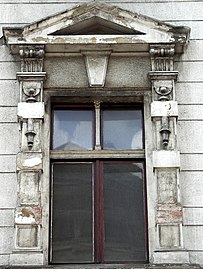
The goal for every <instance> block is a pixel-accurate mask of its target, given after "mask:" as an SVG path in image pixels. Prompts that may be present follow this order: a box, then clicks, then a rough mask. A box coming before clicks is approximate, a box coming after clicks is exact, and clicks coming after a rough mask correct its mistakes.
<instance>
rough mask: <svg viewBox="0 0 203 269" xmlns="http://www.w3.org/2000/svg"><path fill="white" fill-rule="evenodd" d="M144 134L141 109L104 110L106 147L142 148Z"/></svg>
mask: <svg viewBox="0 0 203 269" xmlns="http://www.w3.org/2000/svg"><path fill="white" fill-rule="evenodd" d="M142 135H143V134H142V113H141V111H140V110H104V111H103V148H104V149H114V150H119V149H120V150H123V149H126V150H128V149H142V148H143V142H142V140H143V138H142Z"/></svg>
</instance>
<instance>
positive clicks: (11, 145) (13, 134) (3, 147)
mask: <svg viewBox="0 0 203 269" xmlns="http://www.w3.org/2000/svg"><path fill="white" fill-rule="evenodd" d="M0 134H1V139H0V154H16V153H17V152H18V151H19V130H18V124H17V123H10V124H6V123H2V124H0Z"/></svg>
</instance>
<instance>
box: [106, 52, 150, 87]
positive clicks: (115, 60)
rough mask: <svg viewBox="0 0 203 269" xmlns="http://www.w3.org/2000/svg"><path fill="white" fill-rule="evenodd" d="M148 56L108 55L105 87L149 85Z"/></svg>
mask: <svg viewBox="0 0 203 269" xmlns="http://www.w3.org/2000/svg"><path fill="white" fill-rule="evenodd" d="M150 70H151V67H150V59H149V57H110V59H109V64H108V70H107V76H106V87H119V88H120V87H150V82H149V79H148V77H147V74H148V72H149V71H150Z"/></svg>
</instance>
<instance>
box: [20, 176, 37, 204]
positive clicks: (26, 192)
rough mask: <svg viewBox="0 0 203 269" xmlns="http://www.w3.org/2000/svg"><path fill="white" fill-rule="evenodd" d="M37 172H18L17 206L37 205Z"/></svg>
mask: <svg viewBox="0 0 203 269" xmlns="http://www.w3.org/2000/svg"><path fill="white" fill-rule="evenodd" d="M39 176H40V175H39V172H38V171H36V172H32V171H31V172H19V174H18V181H19V193H18V204H19V205H39V203H40V192H39V188H40V186H39Z"/></svg>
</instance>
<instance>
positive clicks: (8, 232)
mask: <svg viewBox="0 0 203 269" xmlns="http://www.w3.org/2000/svg"><path fill="white" fill-rule="evenodd" d="M13 238H14V227H4V228H1V227H0V254H4V253H5V254H8V253H11V251H12V250H13V248H14V240H13Z"/></svg>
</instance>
